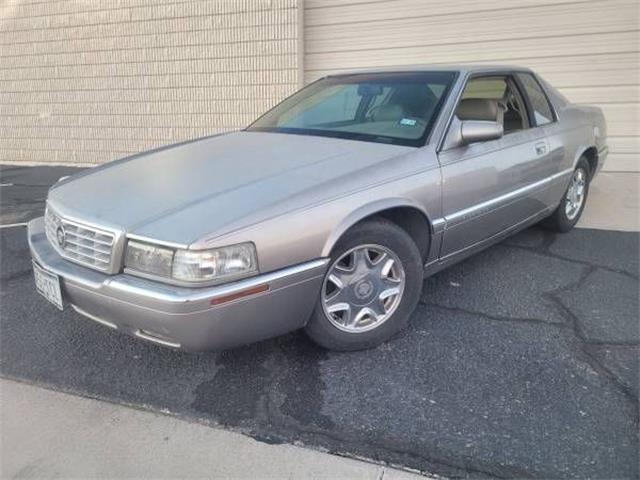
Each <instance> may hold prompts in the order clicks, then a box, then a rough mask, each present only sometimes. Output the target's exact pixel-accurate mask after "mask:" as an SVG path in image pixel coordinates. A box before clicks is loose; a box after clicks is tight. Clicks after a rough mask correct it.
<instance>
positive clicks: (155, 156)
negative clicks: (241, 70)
mask: <svg viewBox="0 0 640 480" xmlns="http://www.w3.org/2000/svg"><path fill="white" fill-rule="evenodd" d="M426 69H432V70H457V71H459V77H458V79H457V81H456V84H455V86H454V87H453V89H452V91H451V93H450V95H449V98H448V99H447V101H446V102H445V105H444V108H443V109H442V111H441V112H440V115H439V118H438V120H437V122H436V124H435V126H434V128H433V131H432V133H431V136H430V138H429V139H428V143H427V144H426V145H425V146H423V147H420V148H413V147H404V146H395V145H386V144H381V143H368V142H361V141H355V140H343V139H335V138H325V137H316V136H300V135H287V134H280V133H263V132H247V131H242V132H235V133H231V134H226V135H220V136H214V137H209V138H205V139H202V140H200V141H194V142H187V143H184V144H180V145H177V146H175V147H169V148H163V149H160V150H157V151H154V152H150V153H148V154H141V155H136V156H134V157H132V158H131V159H129V160H127V159H125V160H122V161H119V162H114V164H113V165H112V166H106V167H100V168H99V169H96V170H94V171H92V172H89V173H88V174H83V175H81V176H79V177H78V178H73V177H72V178H70V179H67V180H65V181H63V182H60V183H59V184H58V185H56V186H54V187H53V188H52V189H51V191H50V193H49V198H48V202H49V204H50V205H51V206H52V207H53V208H55V209H56V210H57V211H58V212H59V213H60V214H62V215H64V216H68V217H69V218H71V219H74V220H77V221H81V222H85V223H88V224H92V225H97V226H100V227H102V228H107V229H111V230H113V231H114V232H116V234H117V242H118V247H117V249H116V251H117V252H118V253H119V258H121V256H122V255H121V254H122V251H123V250H124V248H125V242H126V238H127V237H128V238H138V239H146V240H148V241H153V242H156V243H162V244H165V245H170V246H175V247H182V248H190V249H204V248H212V247H217V246H224V245H231V244H236V243H241V242H246V241H251V242H253V243H254V244H255V245H256V248H257V252H258V263H259V266H260V273H261V274H265V273H267V272H274V271H280V270H282V269H286V268H287V267H290V266H292V265H297V264H304V263H305V262H310V261H313V260H314V259H319V258H326V257H328V256H329V254H330V252H331V249H332V247H333V245H334V244H335V242H336V241H337V240H338V239H339V238H340V236H341V235H342V234H343V233H344V232H345V231H346V230H348V229H349V228H350V227H351V226H352V225H354V224H355V223H357V222H358V221H360V220H362V219H363V218H366V217H368V216H370V215H374V214H376V213H379V212H382V211H384V210H388V209H391V208H406V209H411V210H413V211H416V212H419V213H420V215H421V216H422V218H423V219H424V221H425V222H426V224H427V225H428V229H427V230H426V231H428V232H429V235H426V236H425V237H424V238H418V239H416V241H417V242H418V243H419V244H420V246H421V247H423V248H424V249H425V250H426V251H427V254H426V258H425V273H426V274H429V273H432V272H435V271H437V270H439V269H441V268H444V267H446V266H447V265H450V264H452V263H455V262H456V261H459V260H461V259H462V258H465V257H467V256H468V255H470V254H472V253H474V252H475V251H477V250H479V249H481V248H485V247H486V246H488V245H490V244H492V243H494V242H496V241H498V240H500V239H501V238H503V237H504V236H506V235H509V234H511V233H513V232H515V231H517V230H518V229H521V228H524V227H526V226H527V225H530V224H531V223H533V222H535V221H538V220H539V219H541V218H543V217H544V216H546V215H548V214H549V213H550V212H551V211H553V209H554V208H555V207H556V206H557V205H558V203H559V202H560V200H561V196H562V194H563V192H564V190H565V189H566V186H567V183H568V181H569V177H570V173H571V171H572V169H573V168H574V166H575V163H576V162H577V160H578V159H579V158H580V156H581V155H582V154H583V153H584V152H585V151H586V150H587V149H593V150H594V151H596V152H598V154H599V158H597V169H598V170H599V169H600V168H601V167H602V163H603V162H604V158H605V156H606V143H605V142H606V125H605V123H604V117H603V116H602V113H601V112H600V110H599V109H596V108H594V107H579V106H575V105H572V104H570V103H569V102H568V101H567V100H566V99H564V97H562V95H560V94H559V93H558V92H557V91H555V89H553V88H552V87H550V86H549V85H548V84H546V83H545V82H543V81H542V84H543V86H544V88H545V91H546V93H547V95H548V96H549V99H550V101H551V102H552V104H553V107H554V109H555V111H556V114H557V117H558V119H557V121H556V122H554V123H553V124H550V125H547V126H544V127H536V128H531V129H528V130H525V131H520V132H514V133H511V134H509V135H505V136H504V137H502V138H500V139H498V140H492V141H489V142H482V143H476V144H471V145H467V146H460V147H455V148H444V146H445V145H446V136H447V131H448V129H449V126H450V124H451V122H454V121H455V117H454V115H453V111H454V109H455V107H456V105H457V101H458V97H459V95H460V93H461V92H462V90H463V88H464V85H465V83H466V81H467V79H468V78H469V76H470V75H478V74H494V73H505V72H514V71H528V70H527V69H521V68H518V69H515V68H514V67H504V66H496V67H491V66H482V67H474V66H458V67H438V68H435V67H409V68H405V69H403V70H426ZM541 146H544V148H543V149H542V148H541ZM35 228H36V226H34V229H35ZM34 231H35V230H34ZM30 235H31V233H30ZM32 243H33V244H34V245H35V244H36V243H37V242H35V241H34V242H32ZM34 256H36V257H37V256H38V253H37V252H34ZM67 263H68V262H67ZM44 266H45V267H46V266H47V265H46V264H45V265H44ZM79 268H81V270H87V269H86V268H83V267H79ZM121 268H122V264H121V263H119V264H116V265H114V266H113V272H112V273H113V274H114V275H110V276H106V277H105V278H104V279H103V281H104V282H109V281H113V279H114V278H120V277H127V280H128V281H129V282H132V281H133V282H135V281H139V282H146V283H142V285H143V287H141V288H152V287H153V288H164V289H169V290H168V291H169V292H171V290H170V289H171V288H178V287H172V286H167V285H162V286H160V287H158V285H157V284H158V282H149V281H148V280H144V281H143V280H142V279H136V278H135V277H132V276H131V275H129V274H128V273H119V272H121ZM91 274H92V275H93V274H94V272H91ZM131 278H133V280H131ZM76 280H77V279H76ZM71 283H72V282H71ZM316 297H317V295H309V298H308V302H309V305H311V306H312V305H313V304H314V303H315V300H316ZM247 301H250V300H247ZM95 302H97V303H99V302H100V300H99V299H98V300H95ZM284 304H286V302H284ZM87 308H89V310H90V309H91V308H90V307H86V308H85V309H84V310H87ZM87 311H88V310H87ZM89 313H90V312H89ZM114 321H116V323H117V319H115V320H114ZM263 321H264V322H266V323H267V325H268V324H269V323H274V325H275V324H277V323H278V322H277V320H275V319H274V318H263ZM305 322H306V317H305V318H303V319H302V320H301V321H300V322H299V323H298V324H296V325H295V326H296V327H299V326H302V325H304V323H305ZM289 327H293V326H292V325H289ZM182 328H189V327H188V325H186V326H183V327H182ZM273 333H274V334H276V333H282V329H281V328H274V329H273ZM217 334H218V335H220V334H221V333H220V332H217ZM250 337H251V336H250V335H247V339H250ZM212 345H213V344H212ZM216 345H219V344H216ZM225 346H228V344H226V343H225ZM183 347H184V348H187V349H202V348H205V345H203V344H202V342H200V343H198V345H197V348H194V346H192V345H184V346H183Z"/></svg>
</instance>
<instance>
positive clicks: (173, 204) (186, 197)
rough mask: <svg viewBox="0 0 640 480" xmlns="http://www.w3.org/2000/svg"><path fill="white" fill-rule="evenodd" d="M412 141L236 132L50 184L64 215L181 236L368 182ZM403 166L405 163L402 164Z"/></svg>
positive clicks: (190, 237) (184, 240)
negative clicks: (401, 143) (389, 142)
mask: <svg viewBox="0 0 640 480" xmlns="http://www.w3.org/2000/svg"><path fill="white" fill-rule="evenodd" d="M412 151H415V149H414V148H411V147H403V146H396V145H387V144H380V143H370V142H360V141H354V140H343V139H334V138H326V137H316V136H303V135H291V134H279V133H265V132H246V131H242V132H235V133H230V134H226V135H220V136H214V137H208V138H204V139H200V140H196V141H193V142H187V143H183V144H178V145H174V146H169V147H166V148H162V149H159V150H155V151H151V152H146V153H142V154H140V155H135V156H133V157H130V158H127V159H123V160H120V161H116V162H113V163H112V164H107V165H105V166H102V167H98V168H96V169H93V170H88V171H86V172H83V173H81V174H80V175H78V176H77V177H72V178H70V179H69V180H67V181H62V182H60V183H59V184H57V185H55V186H54V187H53V188H52V189H51V191H50V192H49V202H50V204H51V205H52V207H53V208H55V209H57V210H58V211H59V212H60V213H61V214H63V215H68V216H70V217H71V218H75V219H77V220H80V221H85V222H88V223H93V224H96V225H101V226H104V227H107V228H114V229H118V230H124V231H125V232H128V233H134V234H138V235H141V236H144V237H148V238H153V239H156V240H160V241H164V242H171V243H176V244H180V245H189V244H190V243H192V242H194V241H196V240H198V239H199V238H202V237H203V236H204V235H210V234H212V233H214V234H218V233H219V234H224V233H227V232H229V231H232V230H234V229H237V228H241V227H242V226H243V225H248V224H253V223H256V222H259V221H261V220H263V219H265V218H268V217H270V216H274V215H278V214H282V213H286V212H287V211H290V210H294V209H297V208H301V207H304V206H305V205H309V204H314V203H317V202H318V201H322V200H323V199H327V198H331V197H334V196H336V195H340V194H343V193H345V192H346V191H348V190H353V189H354V188H358V185H360V186H361V187H364V186H366V184H367V183H368V182H369V183H370V182H372V181H374V180H372V178H371V175H367V174H366V171H370V170H371V169H372V168H373V167H375V166H376V165H378V164H379V163H380V162H384V161H386V160H388V159H390V158H393V157H397V156H400V155H404V154H407V153H410V152H412ZM396 173H397V172H396Z"/></svg>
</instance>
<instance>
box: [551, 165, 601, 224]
mask: <svg viewBox="0 0 640 480" xmlns="http://www.w3.org/2000/svg"><path fill="white" fill-rule="evenodd" d="M590 175H591V172H590V169H589V162H588V161H587V159H586V158H584V157H582V158H580V160H579V161H578V164H577V165H576V169H575V170H574V171H573V175H572V176H571V180H570V181H569V185H568V186H567V190H566V192H565V194H564V196H563V197H562V200H561V202H560V205H558V208H556V210H555V211H554V212H553V213H552V214H551V216H550V217H548V218H547V219H545V220H544V222H543V225H544V226H546V227H548V228H550V229H552V230H555V231H557V232H563V233H564V232H568V231H569V230H571V229H572V228H573V227H574V225H575V224H576V223H578V220H580V217H581V216H582V212H583V211H584V207H585V205H586V203H587V195H588V194H589V181H590Z"/></svg>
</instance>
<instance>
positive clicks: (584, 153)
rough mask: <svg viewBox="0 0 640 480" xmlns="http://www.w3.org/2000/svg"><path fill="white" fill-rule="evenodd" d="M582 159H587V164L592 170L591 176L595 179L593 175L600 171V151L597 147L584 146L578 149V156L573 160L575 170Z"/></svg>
mask: <svg viewBox="0 0 640 480" xmlns="http://www.w3.org/2000/svg"><path fill="white" fill-rule="evenodd" d="M582 157H584V158H586V159H587V162H588V163H589V169H590V172H589V175H590V176H591V177H593V175H594V174H595V173H596V171H597V170H598V149H597V148H596V146H595V145H583V146H581V147H580V148H578V150H577V152H576V156H575V158H574V159H573V168H574V169H575V168H576V165H578V162H579V161H580V159H581V158H582Z"/></svg>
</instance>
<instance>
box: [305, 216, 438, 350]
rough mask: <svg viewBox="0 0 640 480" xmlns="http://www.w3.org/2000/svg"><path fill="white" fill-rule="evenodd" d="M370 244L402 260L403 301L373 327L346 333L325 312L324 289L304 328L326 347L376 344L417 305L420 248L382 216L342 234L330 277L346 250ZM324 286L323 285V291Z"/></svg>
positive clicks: (395, 329) (397, 328)
mask: <svg viewBox="0 0 640 480" xmlns="http://www.w3.org/2000/svg"><path fill="white" fill-rule="evenodd" d="M426 240H427V239H425V241H426ZM370 244H375V245H379V246H382V247H385V248H387V249H388V250H390V251H391V252H393V253H394V254H395V255H396V256H397V257H398V259H399V260H400V263H401V265H402V268H403V269H404V280H405V285H404V291H403V292H402V296H401V298H400V301H399V303H398V304H397V307H396V309H395V311H394V312H393V313H392V314H391V316H389V317H388V318H387V319H386V320H385V321H383V322H382V323H381V324H380V325H379V326H377V327H375V328H374V329H372V330H368V331H366V332H357V333H354V332H345V331H343V330H340V329H338V328H337V327H336V326H335V325H334V324H333V323H332V322H331V321H330V320H329V318H328V317H327V314H325V311H324V308H323V303H322V302H323V292H321V293H320V295H319V298H318V301H317V303H316V306H315V309H314V311H313V314H312V315H311V318H310V320H309V322H308V324H307V326H306V327H305V331H306V333H307V335H308V336H309V337H310V338H311V339H312V340H313V341H314V342H315V343H317V344H318V345H320V346H322V347H324V348H327V349H330V350H338V351H352V350H364V349H368V348H372V347H375V346H376V345H379V344H380V343H382V342H384V341H385V340H388V339H389V338H391V337H393V336H394V335H395V334H396V333H398V332H399V331H400V330H402V329H403V328H404V327H405V326H406V325H407V323H408V322H409V318H410V316H411V314H412V313H413V311H414V310H415V308H416V305H417V303H418V300H419V298H420V293H421V291H422V281H423V265H422V258H421V256H420V251H419V250H418V247H417V246H416V244H415V243H414V241H413V240H412V238H411V237H410V236H409V235H408V234H407V232H406V231H404V230H403V229H402V228H400V227H398V226H397V225H396V224H394V223H392V222H390V221H388V220H385V219H383V218H375V219H372V220H367V221H364V222H362V223H359V224H357V225H355V226H354V227H352V228H351V229H350V230H348V231H347V232H346V233H345V234H344V235H343V237H342V238H341V239H340V240H339V241H338V243H337V244H336V245H335V247H334V248H333V251H332V252H331V262H330V264H329V269H328V271H327V276H328V275H329V272H330V271H331V267H332V265H333V264H334V262H336V261H337V260H338V259H340V258H341V257H342V256H343V255H344V254H345V253H346V252H349V251H350V250H352V249H354V248H356V247H359V246H362V245H370ZM324 288H325V287H324V284H323V291H324Z"/></svg>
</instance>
